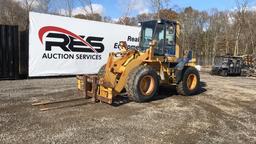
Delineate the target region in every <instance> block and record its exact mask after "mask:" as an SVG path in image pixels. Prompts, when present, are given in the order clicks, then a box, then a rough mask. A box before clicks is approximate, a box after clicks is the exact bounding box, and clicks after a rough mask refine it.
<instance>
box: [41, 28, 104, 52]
mask: <svg viewBox="0 0 256 144" xmlns="http://www.w3.org/2000/svg"><path fill="white" fill-rule="evenodd" d="M46 33H48V34H47V35H46V38H47V39H46V40H45V50H46V51H51V50H52V48H56V47H58V48H61V49H62V50H63V51H71V52H94V53H102V52H103V51H104V48H105V47H104V45H103V43H102V41H103V39H104V38H102V37H94V36H88V37H86V39H85V36H84V35H76V34H74V33H73V32H71V31H68V30H66V29H63V28H60V27H55V26H46V27H43V28H41V29H40V30H39V32H38V36H39V39H40V41H41V43H42V44H43V36H44V34H46ZM53 38H54V39H56V38H57V39H62V41H60V40H59V41H56V40H55V41H53V40H51V39H53Z"/></svg>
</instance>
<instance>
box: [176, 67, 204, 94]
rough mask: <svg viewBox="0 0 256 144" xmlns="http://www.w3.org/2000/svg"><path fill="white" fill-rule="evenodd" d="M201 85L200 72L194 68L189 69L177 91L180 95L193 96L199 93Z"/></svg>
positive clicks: (185, 72) (186, 70)
mask: <svg viewBox="0 0 256 144" xmlns="http://www.w3.org/2000/svg"><path fill="white" fill-rule="evenodd" d="M199 85H200V76H199V72H198V71H197V69H196V68H194V67H188V68H186V69H185V71H184V73H183V78H182V80H181V81H180V82H179V83H178V84H177V86H176V90H177V92H178V94H180V95H183V96H191V95H194V94H196V93H197V92H198V90H199Z"/></svg>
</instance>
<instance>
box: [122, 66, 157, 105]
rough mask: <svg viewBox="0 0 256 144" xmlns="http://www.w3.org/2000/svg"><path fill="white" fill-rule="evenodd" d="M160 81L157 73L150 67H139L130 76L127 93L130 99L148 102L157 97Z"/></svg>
mask: <svg viewBox="0 0 256 144" xmlns="http://www.w3.org/2000/svg"><path fill="white" fill-rule="evenodd" d="M158 88H159V79H158V75H157V73H156V71H155V70H154V69H153V68H151V67H150V66H139V67H138V68H136V69H135V70H134V71H133V72H132V73H130V74H129V77H128V80H127V83H126V91H127V93H128V96H129V97H130V99H132V100H134V101H136V102H146V101H149V100H151V99H152V98H153V97H154V96H156V95H157V93H158Z"/></svg>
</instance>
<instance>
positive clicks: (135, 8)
mask: <svg viewBox="0 0 256 144" xmlns="http://www.w3.org/2000/svg"><path fill="white" fill-rule="evenodd" d="M117 4H118V6H119V7H120V8H121V10H122V11H123V13H126V12H127V9H128V8H130V12H129V15H130V14H135V15H136V14H142V13H149V12H150V10H149V7H150V1H146V0H126V1H124V0H118V3H117Z"/></svg>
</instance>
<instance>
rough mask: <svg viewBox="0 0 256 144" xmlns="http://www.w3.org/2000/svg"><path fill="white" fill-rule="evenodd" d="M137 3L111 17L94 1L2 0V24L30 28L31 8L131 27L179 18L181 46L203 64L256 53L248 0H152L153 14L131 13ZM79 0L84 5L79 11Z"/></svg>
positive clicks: (255, 21)
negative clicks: (188, 0)
mask: <svg viewBox="0 0 256 144" xmlns="http://www.w3.org/2000/svg"><path fill="white" fill-rule="evenodd" d="M134 2H135V0H127V1H123V3H122V5H120V7H121V9H122V11H123V13H122V16H121V17H119V18H118V19H112V18H110V17H108V16H103V15H102V14H101V13H99V12H97V11H95V5H94V4H93V3H92V1H91V0H0V24H3V25H19V28H20V29H19V30H20V31H25V30H28V27H29V22H28V13H29V11H35V12H41V13H49V14H54V15H62V16H68V17H76V18H81V19H89V20H95V21H103V22H109V23H118V24H124V25H132V26H136V25H137V23H138V22H140V21H145V20H152V19H157V18H159V17H160V18H164V19H169V20H178V21H180V23H181V24H182V35H181V44H182V47H183V48H184V49H192V50H193V51H194V53H195V56H196V58H197V61H198V63H199V64H200V65H210V64H212V61H213V58H214V56H215V55H225V54H232V55H244V54H256V28H255V27H256V9H255V7H249V6H248V1H247V0H235V2H236V7H235V8H234V9H232V10H228V11H218V10H217V9H211V10H209V11H199V10H196V9H193V8H192V7H187V8H177V7H178V6H177V7H176V6H173V7H170V6H169V3H170V0H149V1H147V2H148V3H149V4H150V6H151V8H152V12H151V13H149V12H147V13H140V14H138V15H136V16H131V15H132V13H133V10H134V9H135V8H136V5H135V4H134ZM76 3H79V4H80V5H82V7H81V8H80V9H79V11H78V10H77V9H76V8H75V4H76ZM58 4H61V8H60V6H59V5H58Z"/></svg>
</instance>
